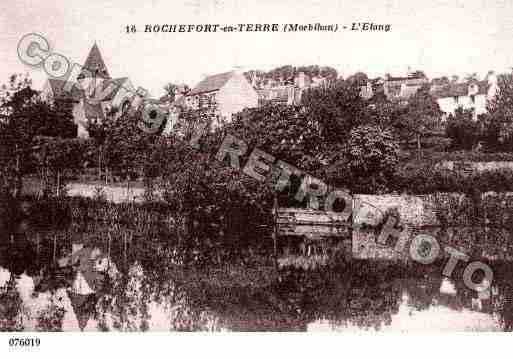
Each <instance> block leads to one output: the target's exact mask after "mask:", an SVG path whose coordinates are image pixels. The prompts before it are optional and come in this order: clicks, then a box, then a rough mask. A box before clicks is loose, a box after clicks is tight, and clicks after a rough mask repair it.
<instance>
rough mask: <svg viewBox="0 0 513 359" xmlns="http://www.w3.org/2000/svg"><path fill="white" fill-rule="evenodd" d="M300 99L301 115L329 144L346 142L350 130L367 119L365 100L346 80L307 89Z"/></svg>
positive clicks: (326, 143) (356, 88) (325, 142)
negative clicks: (316, 127)
mask: <svg viewBox="0 0 513 359" xmlns="http://www.w3.org/2000/svg"><path fill="white" fill-rule="evenodd" d="M301 101H302V104H303V106H304V115H305V116H306V117H307V118H308V120H309V121H312V122H313V123H314V124H315V125H316V126H319V132H320V133H319V136H320V137H321V138H322V140H323V143H324V144H325V145H326V146H328V147H329V146H333V145H335V144H340V143H346V142H347V139H348V135H349V133H350V132H351V130H352V129H353V128H354V127H357V126H359V125H361V124H364V123H366V122H367V120H368V112H367V103H366V102H365V101H364V100H363V99H362V98H361V97H360V90H359V88H358V87H356V86H353V85H351V84H349V83H347V82H345V81H339V82H337V83H336V84H335V85H334V86H329V87H322V88H314V89H310V90H308V91H306V92H305V93H304V94H303V96H302V100H301Z"/></svg>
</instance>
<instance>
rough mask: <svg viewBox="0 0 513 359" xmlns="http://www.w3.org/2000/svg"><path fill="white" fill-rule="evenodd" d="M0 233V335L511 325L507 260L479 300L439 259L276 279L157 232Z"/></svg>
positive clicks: (270, 271)
mask: <svg viewBox="0 0 513 359" xmlns="http://www.w3.org/2000/svg"><path fill="white" fill-rule="evenodd" d="M46 220H47V219H46V218H45V219H44V220H43V221H42V222H45V221H46ZM141 223H145V221H141ZM105 227H106V226H105ZM148 227H151V226H148ZM152 228H154V227H152ZM132 231H133V230H132ZM2 233H7V232H0V330H1V331H15V330H44V331H61V330H62V331H80V330H82V331H146V330H159V331H168V330H173V331H196V330H204V331H222V330H229V331H306V330H337V331H338V330H340V331H343V330H351V331H355V330H381V331H386V330H399V331H411V330H508V331H511V330H513V285H512V283H511V275H512V273H513V264H512V263H507V262H504V263H499V262H497V263H494V265H493V268H494V283H493V287H492V290H490V292H489V295H487V296H481V297H480V296H477V294H476V292H474V291H472V290H469V289H467V288H466V287H465V286H464V284H463V280H462V278H461V273H456V272H455V274H454V275H453V277H452V278H451V279H448V278H444V277H443V276H442V275H441V271H442V269H443V265H439V264H438V265H436V266H422V265H419V266H413V265H400V264H391V263H381V262H378V261H374V262H369V261H364V260H361V261H353V262H351V263H345V264H344V263H339V264H333V265H328V266H325V267H322V268H316V269H313V268H311V269H310V270H308V271H305V270H301V269H292V268H289V269H288V270H282V271H281V273H280V274H281V276H280V277H278V275H277V273H276V270H275V267H274V266H273V265H272V263H269V261H267V262H266V261H262V263H265V264H261V263H260V264H252V263H249V264H226V265H224V266H222V267H219V266H218V267H215V268H214V267H207V266H204V267H202V268H201V270H200V269H198V267H189V266H186V265H183V264H182V263H180V261H179V260H177V259H176V258H175V257H174V255H173V253H174V252H175V248H174V247H173V245H175V244H174V243H172V242H170V241H169V240H168V237H169V233H166V232H162V233H160V232H158V233H157V232H155V233H153V232H148V233H150V234H147V233H145V234H144V235H138V234H136V235H132V233H131V232H129V231H125V230H123V229H122V228H121V229H120V228H119V227H118V228H116V229H114V230H112V229H110V228H104V227H101V225H98V224H97V223H95V226H94V228H93V229H92V230H91V228H88V227H87V226H86V225H85V224H84V225H83V226H82V227H79V228H75V229H71V230H70V229H63V228H59V229H55V228H43V229H41V228H38V229H37V230H34V231H32V230H31V228H30V226H28V227H27V228H24V229H23V231H21V232H20V231H17V230H14V229H12V230H10V231H9V235H7V236H4V235H3V234H2ZM86 244H87V245H86Z"/></svg>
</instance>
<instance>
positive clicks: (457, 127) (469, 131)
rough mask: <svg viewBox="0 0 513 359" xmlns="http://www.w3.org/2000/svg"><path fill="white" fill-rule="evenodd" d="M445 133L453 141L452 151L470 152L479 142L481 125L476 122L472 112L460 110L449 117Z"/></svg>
mask: <svg viewBox="0 0 513 359" xmlns="http://www.w3.org/2000/svg"><path fill="white" fill-rule="evenodd" d="M445 133H446V135H447V137H449V138H450V139H451V149H453V150H461V149H464V150H470V149H472V148H474V147H475V146H476V145H477V143H478V141H479V137H480V125H479V123H477V122H476V121H474V119H473V114H472V111H470V110H464V109H462V108H458V109H456V112H455V114H454V115H452V114H451V115H449V118H448V121H447V127H446V129H445Z"/></svg>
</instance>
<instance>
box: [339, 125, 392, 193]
mask: <svg viewBox="0 0 513 359" xmlns="http://www.w3.org/2000/svg"><path fill="white" fill-rule="evenodd" d="M398 152H399V145H398V143H397V141H396V140H395V138H394V136H393V134H392V132H391V131H388V130H383V129H382V128H380V127H378V126H372V125H362V126H358V127H356V128H355V129H353V130H352V131H351V134H350V137H349V143H348V146H347V155H346V156H347V165H348V167H349V171H350V174H351V181H352V182H353V184H355V185H357V186H358V185H360V187H361V188H362V189H365V188H369V187H370V188H372V190H373V191H376V190H386V189H387V184H388V181H390V179H391V178H392V175H393V174H394V173H395V169H396V166H397V164H398ZM366 182H367V183H366ZM368 182H370V183H368ZM353 189H358V188H353Z"/></svg>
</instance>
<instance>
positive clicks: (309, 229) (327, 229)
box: [278, 225, 349, 237]
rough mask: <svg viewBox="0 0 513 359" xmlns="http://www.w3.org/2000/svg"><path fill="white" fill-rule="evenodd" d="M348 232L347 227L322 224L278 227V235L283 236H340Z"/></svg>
mask: <svg viewBox="0 0 513 359" xmlns="http://www.w3.org/2000/svg"><path fill="white" fill-rule="evenodd" d="M348 233H349V231H348V229H347V227H331V226H323V225H283V226H279V227H278V235H284V236H314V237H315V236H318V237H331V236H333V237H340V236H344V235H347V234H348Z"/></svg>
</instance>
